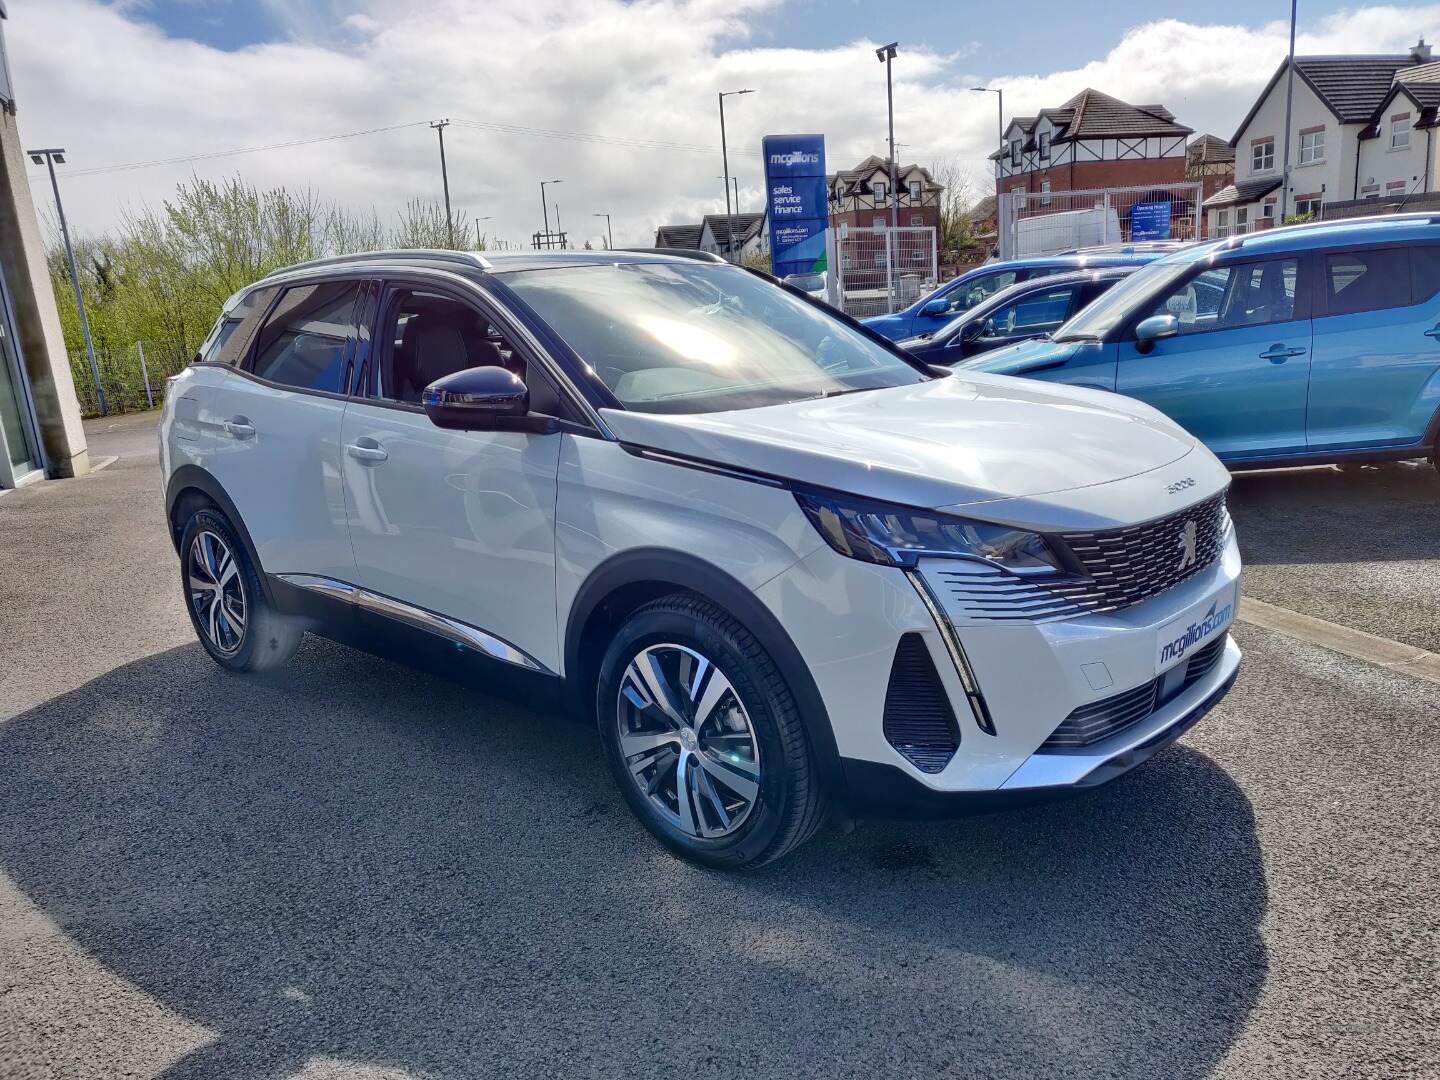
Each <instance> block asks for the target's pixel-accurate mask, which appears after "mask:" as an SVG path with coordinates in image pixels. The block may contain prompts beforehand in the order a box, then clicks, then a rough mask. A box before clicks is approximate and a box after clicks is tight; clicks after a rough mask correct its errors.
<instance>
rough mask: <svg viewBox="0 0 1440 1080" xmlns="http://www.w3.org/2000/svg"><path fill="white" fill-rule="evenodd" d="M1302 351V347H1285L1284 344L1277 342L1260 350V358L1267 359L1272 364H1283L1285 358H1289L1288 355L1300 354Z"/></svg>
mask: <svg viewBox="0 0 1440 1080" xmlns="http://www.w3.org/2000/svg"><path fill="white" fill-rule="evenodd" d="M1304 353H1305V350H1304V349H1287V348H1286V347H1285V346H1284V345H1281V344H1279V343H1278V342H1277V343H1276V344H1274V345H1271V346H1270V348H1268V349H1266V350H1265V351H1264V352H1262V353H1261V354H1260V359H1262V360H1269V361H1270V362H1271V363H1272V364H1283V363H1284V362H1285V361H1286V360H1289V359H1290V357H1292V356H1302V355H1304Z"/></svg>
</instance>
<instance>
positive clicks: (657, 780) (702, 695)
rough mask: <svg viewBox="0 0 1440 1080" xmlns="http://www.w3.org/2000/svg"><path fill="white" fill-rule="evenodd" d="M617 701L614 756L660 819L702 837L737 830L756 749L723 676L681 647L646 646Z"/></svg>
mask: <svg viewBox="0 0 1440 1080" xmlns="http://www.w3.org/2000/svg"><path fill="white" fill-rule="evenodd" d="M618 698H619V700H618V702H617V708H616V714H617V723H618V724H619V736H620V753H621V755H622V756H623V757H624V759H625V764H626V768H627V770H628V772H629V773H630V778H631V779H632V780H633V781H634V782H635V784H636V786H637V787H639V789H640V792H641V794H642V795H644V796H645V798H646V799H648V800H649V801H650V803H651V805H652V806H654V807H655V808H656V810H658V811H659V813H660V815H661V816H662V817H664V818H665V819H666V820H667V821H669V822H670V824H671V825H673V826H675V827H676V828H678V829H679V830H680V831H682V832H684V833H686V834H687V835H689V836H693V837H700V838H704V839H713V838H716V837H722V836H727V835H729V834H730V833H733V832H734V831H735V830H736V829H738V828H740V826H741V825H743V824H744V823H745V820H746V818H748V817H749V816H750V812H751V811H752V810H753V809H754V808H755V804H756V802H757V801H758V799H759V796H760V744H759V741H758V740H757V739H756V737H755V728H754V726H753V725H752V724H751V721H750V716H749V713H747V712H746V710H745V706H744V704H743V703H742V702H741V701H740V695H739V694H737V693H736V692H735V688H734V687H733V686H732V685H731V683H730V680H729V679H728V678H726V676H725V674H724V673H723V672H722V671H721V670H720V669H719V668H718V667H716V666H715V665H714V663H712V662H711V661H710V660H709V659H708V658H706V657H705V656H702V655H701V654H700V653H698V652H696V651H695V650H694V649H691V648H687V647H686V646H684V645H671V644H662V645H651V646H648V647H647V648H644V649H642V650H640V652H639V653H637V654H636V656H635V657H634V658H633V659H632V660H631V661H630V663H629V665H628V666H627V667H626V668H625V672H624V675H623V676H622V677H621V680H620V690H619V695H618Z"/></svg>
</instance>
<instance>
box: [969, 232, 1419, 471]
mask: <svg viewBox="0 0 1440 1080" xmlns="http://www.w3.org/2000/svg"><path fill="white" fill-rule="evenodd" d="M962 366H963V367H965V368H967V369H971V370H980V371H991V372H997V373H999V374H1004V375H1021V376H1028V377H1031V378H1038V379H1046V380H1049V381H1051V382H1067V383H1074V384H1077V385H1081V386H1095V387H1100V388H1102V389H1105V390H1113V391H1116V392H1118V393H1121V394H1126V395H1129V396H1130V397H1135V398H1139V399H1140V400H1141V401H1144V402H1147V403H1148V404H1150V405H1153V406H1154V407H1155V408H1157V409H1159V410H1160V411H1161V412H1163V413H1166V414H1167V415H1168V416H1170V417H1171V418H1173V419H1174V420H1176V421H1177V422H1179V423H1180V424H1181V425H1183V426H1184V427H1186V428H1187V429H1189V430H1190V431H1191V432H1192V433H1193V434H1194V435H1196V436H1197V437H1198V438H1200V439H1201V440H1202V441H1203V442H1204V443H1205V444H1206V445H1207V446H1208V447H1209V448H1210V449H1211V450H1213V451H1214V452H1215V453H1216V454H1217V455H1218V456H1219V457H1220V459H1221V460H1223V461H1225V462H1226V463H1227V464H1230V465H1243V466H1251V467H1254V466H1281V465H1299V464H1318V463H1324V462H1362V461H1386V460H1399V459H1403V458H1414V457H1423V456H1426V455H1433V453H1434V450H1435V443H1436V435H1437V429H1440V216H1435V215H1430V214H1399V215H1394V216H1391V217H1371V218H1356V219H1352V220H1349V221H1337V222H1324V223H1319V224H1311V225H1297V226H1293V227H1290V228H1280V229H1271V230H1268V231H1265V232H1259V233H1251V234H1249V235H1246V236H1239V237H1231V238H1229V239H1226V240H1219V241H1214V242H1211V243H1206V244H1200V245H1196V246H1193V247H1190V248H1187V249H1185V250H1183V251H1179V252H1176V253H1174V254H1172V255H1168V256H1166V257H1165V258H1163V259H1160V260H1159V261H1157V262H1153V263H1151V264H1150V265H1149V266H1146V267H1144V268H1143V269H1141V270H1139V271H1137V272H1136V273H1134V274H1132V275H1131V276H1130V277H1129V278H1127V279H1126V280H1125V281H1123V282H1121V283H1120V284H1119V285H1117V286H1115V288H1113V289H1111V290H1110V291H1109V292H1108V293H1106V294H1105V295H1104V296H1102V297H1101V298H1100V299H1099V300H1097V301H1096V302H1095V303H1094V304H1092V305H1091V306H1090V307H1088V308H1086V309H1085V310H1084V311H1082V312H1081V313H1080V314H1079V315H1077V316H1076V317H1075V318H1073V319H1071V320H1070V321H1069V322H1067V323H1066V324H1065V325H1064V326H1062V327H1061V328H1060V329H1059V330H1057V331H1056V332H1055V333H1054V335H1053V336H1052V337H1051V338H1050V339H1047V340H1039V341H1028V342H1025V343H1022V344H1019V345H1014V346H1011V347H1009V348H1004V349H998V350H996V351H994V352H990V353H986V354H985V355H983V356H980V357H977V358H975V359H974V360H969V361H966V362H965V363H964V364H963V365H962Z"/></svg>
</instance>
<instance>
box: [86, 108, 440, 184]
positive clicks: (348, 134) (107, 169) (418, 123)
mask: <svg viewBox="0 0 1440 1080" xmlns="http://www.w3.org/2000/svg"><path fill="white" fill-rule="evenodd" d="M427 123H429V121H428V120H412V121H410V122H409V123H405V124H390V125H388V126H386V127H375V128H365V129H364V130H363V131H344V132H341V133H340V134H338V135H317V136H315V137H314V138H309V139H291V140H289V141H288V142H278V143H267V144H265V145H264V146H241V147H236V148H235V149H233V150H212V151H209V152H208V153H204V154H186V155H183V156H181V157H172V158H154V159H152V160H150V161H127V162H124V163H122V164H118V165H97V166H95V167H93V168H89V169H75V170H73V171H72V172H71V173H70V174H69V175H71V176H90V175H92V174H94V173H111V172H128V171H129V170H131V169H152V168H158V167H160V166H162V165H184V164H186V163H187V162H191V161H208V160H210V159H212V158H222V157H234V156H235V155H237V154H259V153H262V152H264V151H266V150H287V149H290V148H292V147H296V146H313V145H315V144H316V143H326V142H335V141H336V140H338V139H353V138H356V137H357V136H360V135H378V134H380V133H381V132H385V131H399V130H401V129H402V128H412V127H422V126H424V125H425V124H427Z"/></svg>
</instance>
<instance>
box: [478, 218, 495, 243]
mask: <svg viewBox="0 0 1440 1080" xmlns="http://www.w3.org/2000/svg"><path fill="white" fill-rule="evenodd" d="M494 216H495V215H494V214H486V215H485V216H484V217H477V218H476V219H475V250H476V251H479V250H480V245H481V244H483V243H484V242H485V238H484V237H483V236H481V235H480V222H482V221H489V220H491V219H492V218H493V217H494Z"/></svg>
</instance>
